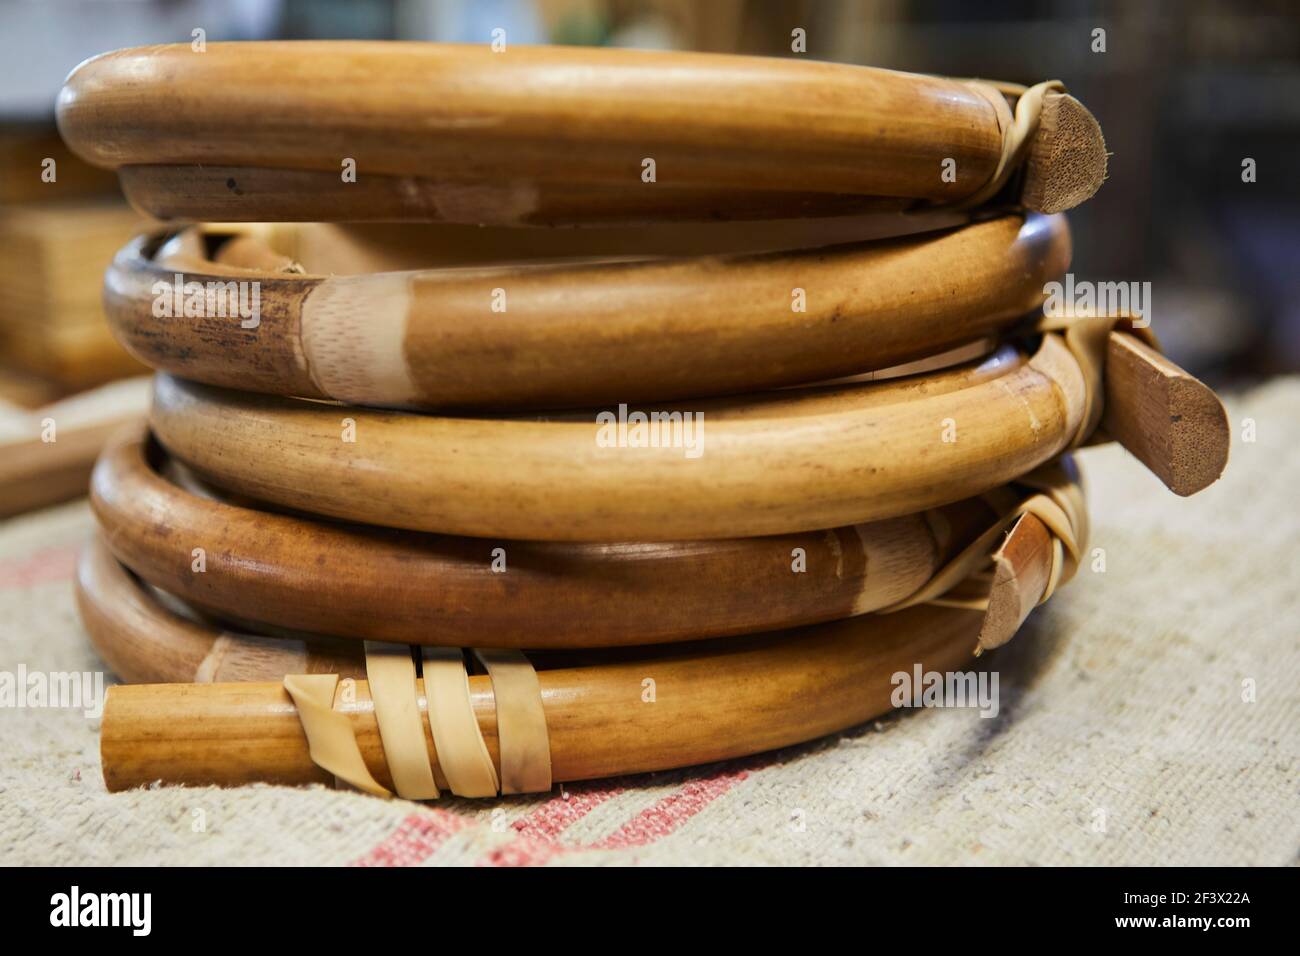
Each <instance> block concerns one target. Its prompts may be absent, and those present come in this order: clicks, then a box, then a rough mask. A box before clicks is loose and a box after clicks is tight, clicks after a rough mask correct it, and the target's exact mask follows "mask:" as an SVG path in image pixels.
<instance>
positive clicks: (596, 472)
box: [152, 335, 1084, 541]
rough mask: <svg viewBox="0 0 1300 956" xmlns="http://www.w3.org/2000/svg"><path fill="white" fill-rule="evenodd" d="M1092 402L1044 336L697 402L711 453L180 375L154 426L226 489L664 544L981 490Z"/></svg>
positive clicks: (1057, 437)
mask: <svg viewBox="0 0 1300 956" xmlns="http://www.w3.org/2000/svg"><path fill="white" fill-rule="evenodd" d="M1083 406H1084V381H1083V377H1082V374H1081V372H1080V370H1079V366H1078V363H1077V362H1076V360H1075V359H1074V357H1073V356H1072V355H1071V354H1070V352H1069V350H1068V349H1067V348H1066V346H1065V345H1064V344H1063V343H1062V342H1061V341H1060V339H1059V338H1058V337H1057V336H1055V335H1044V336H1042V337H1041V339H1040V341H1039V345H1038V347H1037V351H1036V352H1035V353H1034V354H1033V355H1029V354H1026V353H1025V352H1023V351H1021V350H1019V349H1017V348H1016V347H1012V346H1007V347H1004V348H1002V349H1000V350H999V351H997V352H996V353H995V354H994V355H993V356H991V357H990V358H988V359H986V360H984V361H982V362H978V363H971V364H967V365H962V366H958V367H956V368H953V369H950V370H946V371H941V372H936V373H931V374H925V375H915V376H908V377H904V378H899V379H893V380H887V381H881V382H871V383H863V384H851V385H844V386H820V387H809V388H800V389H790V390H787V391H783V392H773V393H766V394H763V395H756V396H748V397H745V398H741V399H731V400H712V401H710V402H702V403H698V404H696V405H694V406H693V407H692V408H690V409H687V410H688V411H692V412H694V413H697V414H700V413H702V414H703V416H704V417H703V419H694V420H693V421H694V427H696V428H697V429H698V428H699V427H700V422H701V421H702V422H703V430H702V431H699V432H697V437H700V436H702V437H701V440H700V443H699V445H698V448H699V454H698V456H697V457H691V455H692V452H691V451H690V449H685V448H682V447H664V446H661V447H624V445H625V444H626V443H624V444H623V445H620V444H619V443H618V440H617V437H616V436H615V435H614V431H613V429H614V426H613V425H610V424H600V425H598V424H597V423H596V421H595V418H594V416H593V417H589V418H585V420H584V416H581V415H579V414H576V413H575V414H571V415H565V416H552V417H550V418H546V419H527V418H522V417H518V418H502V419H485V418H450V417H441V416H439V417H435V416H429V415H411V414H405V413H400V412H379V411H365V410H360V409H355V408H351V407H346V406H337V405H330V404H325V403H320V402H304V401H297V400H292V399H283V398H272V397H267V396H260V395H250V394H246V393H241V392H232V391H226V390H221V389H215V388H212V387H209V386H203V385H196V384H193V383H187V382H184V381H182V380H180V379H175V378H172V377H170V376H167V375H160V376H158V378H157V379H156V382H155V388H154V405H153V410H152V425H153V429H154V433H155V434H156V435H157V436H158V439H159V440H160V441H161V443H162V444H163V445H164V446H165V447H166V448H167V449H168V451H169V452H170V453H171V454H173V455H175V456H176V457H177V458H178V459H180V460H181V461H183V462H184V463H185V464H187V465H189V466H191V467H192V468H193V469H194V470H195V471H196V472H197V473H198V474H199V475H200V476H202V477H204V478H205V479H207V480H210V481H212V482H213V483H214V484H216V485H218V486H219V487H222V488H226V489H230V490H233V491H236V492H238V493H240V494H245V495H248V496H249V497H252V498H255V499H258V500H262V501H269V502H272V503H275V504H278V505H282V506H285V507H290V508H295V509H298V510H303V511H309V512H312V513H315V514H322V515H328V516H331V517H336V518H344V519H347V520H352V521H358V522H362V523H365V524H377V525H384V526H388V527H398V528H407V529H410V530H419V531H437V532H443V533H450V534H462V535H470V536H475V537H498V538H506V539H525V540H543V541H665V540H693V539H699V538H722V537H751V536H756V535H769V534H786V533H790V532H795V531H806V530H810V529H819V528H835V527H840V526H844V525H851V524H859V523H862V522H865V521H875V520H879V519H883V518H891V517H898V516H900V515H907V514H914V513H917V512H920V511H924V510H926V509H928V508H932V507H936V506H938V505H942V504H948V503H951V502H954V501H959V500H961V499H963V498H969V497H972V496H974V495H977V494H980V493H982V492H984V491H987V490H989V489H990V488H993V487H996V486H997V485H1000V484H1004V483H1005V482H1008V481H1011V480H1013V479H1015V478H1017V477H1018V476H1020V475H1023V474H1025V473H1026V472H1028V471H1029V470H1031V469H1032V468H1034V467H1035V466H1037V465H1039V464H1041V463H1042V462H1044V461H1046V460H1048V459H1049V458H1051V457H1053V456H1054V455H1056V454H1057V453H1058V452H1060V451H1062V450H1063V449H1064V448H1065V447H1066V446H1067V445H1068V444H1069V443H1070V442H1071V441H1072V440H1073V438H1074V437H1075V434H1076V432H1077V430H1078V428H1079V425H1080V422H1081V419H1082V415H1083ZM588 414H590V413H588ZM602 434H603V435H605V436H606V437H607V438H609V441H608V442H606V443H605V445H604V446H603V447H602V445H601V444H600V443H598V440H597V439H598V436H600V435H602ZM945 434H947V435H948V437H949V438H951V439H952V440H945ZM611 436H612V437H611ZM349 439H351V440H349ZM665 444H670V443H668V442H666V443H665Z"/></svg>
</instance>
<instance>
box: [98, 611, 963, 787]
mask: <svg viewBox="0 0 1300 956" xmlns="http://www.w3.org/2000/svg"><path fill="white" fill-rule="evenodd" d="M83 600H84V599H83ZM981 618H982V615H981V614H979V613H978V612H974V611H965V610H955V609H951V608H937V607H920V608H914V609H912V610H908V611H903V612H900V613H899V614H894V615H888V616H884V617H879V616H874V615H868V616H865V617H857V618H849V619H847V620H844V621H836V622H832V623H829V624H819V625H815V626H813V627H809V628H803V629H800V630H794V631H782V632H775V633H767V634H762V635H756V636H754V637H751V638H747V639H745V640H742V641H736V640H726V641H705V642H697V643H690V644H680V645H673V646H672V649H671V650H670V649H668V648H667V647H664V648H662V649H660V650H655V649H652V648H636V649H632V648H623V649H619V650H617V651H614V652H605V653H604V655H602V658H601V659H599V660H603V662H599V660H597V659H593V656H594V652H588V654H587V655H586V657H585V659H583V660H582V662H581V663H578V664H574V665H571V666H564V665H563V664H562V663H558V662H552V663H555V664H556V666H553V667H550V668H547V667H546V666H545V665H544V664H540V662H539V670H538V678H539V680H540V683H541V691H542V703H543V707H544V709H545V714H546V722H547V726H548V729H549V736H550V746H551V764H552V772H553V777H554V779H556V780H560V781H566V780H582V779H589V778H594V777H604V776H611V775H617V774H625V773H638V772H644V771H651V770H665V769H669V768H672V767H683V766H690V765H692V764H699V763H708V762H710V761H714V760H724V759H728V758H731V757H739V756H744V755H747V754H752V753H757V752H759V751H763V750H770V749H773V748H776V747H782V746H786V745H789V744H794V743H799V742H801V741H805V740H810V739H813V738H816V737H819V736H822V735H824V734H828V733H833V732H835V731H837V730H842V729H844V728H847V727H851V726H853V725H855V724H858V723H861V722H862V721H864V720H867V719H869V718H870V717H874V716H876V715H878V714H881V713H883V712H885V711H887V710H888V709H889V708H890V706H891V705H890V693H891V690H892V689H893V688H892V685H891V682H890V678H891V675H893V674H895V673H897V672H907V673H908V674H911V673H912V672H913V668H914V667H915V666H916V665H918V664H919V665H921V666H922V668H923V669H925V670H939V671H946V670H951V669H954V668H957V667H959V666H961V665H962V664H963V662H965V661H968V660H969V659H970V656H971V651H972V648H973V647H974V645H975V641H976V637H977V635H978V633H979V630H980V624H981ZM95 621H96V619H95V618H88V624H90V626H91V627H95V626H97V625H96V623H95ZM272 666H273V667H278V665H272ZM266 679H274V680H276V681H277V682H276V683H238V684H231V683H225V684H145V685H136V686H129V685H128V686H117V687H113V688H111V689H110V690H109V693H108V699H107V703H106V706H105V710H104V716H103V723H102V730H101V740H100V752H101V755H102V758H103V768H104V779H105V783H106V785H107V786H108V789H109V790H114V791H116V790H123V789H127V788H130V787H136V786H142V785H146V784H149V783H152V782H153V781H156V780H162V781H164V782H167V783H179V784H193V785H203V784H218V785H223V786H230V785H238V784H246V783H257V782H261V783H282V784H307V783H326V782H330V778H329V777H328V776H327V775H326V774H324V773H323V772H322V771H321V770H320V769H319V768H317V767H316V766H315V764H313V763H312V761H311V758H310V756H309V754H308V750H307V742H306V740H305V738H304V737H303V731H302V727H301V726H300V725H299V721H298V716H297V713H296V711H295V709H294V706H293V704H292V701H291V700H290V699H289V697H288V695H287V693H286V692H285V690H284V688H283V685H282V684H280V683H279V682H278V680H279V676H276V675H274V674H273V673H271V672H267V678H266ZM469 680H470V693H471V699H472V703H473V708H474V714H475V717H476V718H477V720H478V724H479V728H480V730H481V731H482V733H483V737H484V740H485V742H486V744H487V747H488V750H489V753H490V754H491V756H492V759H493V761H494V762H495V763H496V764H497V766H498V768H499V766H500V757H499V753H498V745H497V734H496V713H495V702H494V698H493V696H492V686H491V682H490V680H489V679H488V678H487V677H486V676H477V675H476V676H471V677H470V678H469ZM647 680H650V681H653V682H654V686H655V688H656V692H655V698H654V700H653V702H649V703H647V702H646V701H645V699H644V698H643V695H644V693H645V688H646V686H647V684H646V683H645V682H646V681H647ZM419 706H420V708H421V711H422V712H423V710H424V709H425V708H426V706H427V702H426V700H425V698H424V695H423V691H422V687H421V689H420V694H419ZM344 709H345V710H346V712H347V713H348V716H349V717H350V718H351V719H352V722H353V727H354V729H355V730H356V732H357V736H358V742H359V743H360V746H361V750H362V754H363V756H364V757H365V760H366V763H367V765H368V766H369V767H370V769H371V772H372V774H373V776H374V777H375V778H376V779H377V780H378V781H379V782H380V783H382V784H383V785H385V786H391V784H390V782H389V781H390V778H389V775H388V770H387V765H386V761H385V758H384V754H383V748H382V744H381V742H380V738H379V734H378V730H377V727H376V725H375V723H374V709H373V702H372V701H371V700H370V696H369V688H368V685H367V682H366V681H364V680H358V681H356V683H355V702H353V703H348V704H346V705H344ZM425 727H426V734H427V733H428V730H427V722H425Z"/></svg>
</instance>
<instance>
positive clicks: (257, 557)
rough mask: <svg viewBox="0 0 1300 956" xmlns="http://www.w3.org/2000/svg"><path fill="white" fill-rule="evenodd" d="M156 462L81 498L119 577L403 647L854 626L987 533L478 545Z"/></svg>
mask: <svg viewBox="0 0 1300 956" xmlns="http://www.w3.org/2000/svg"><path fill="white" fill-rule="evenodd" d="M160 458H161V452H160V451H159V450H158V449H156V448H155V449H152V450H151V449H148V448H146V446H145V445H144V444H143V443H142V442H141V441H140V440H139V439H138V438H137V439H136V440H133V441H129V442H126V443H123V444H120V445H118V446H117V447H115V448H111V449H109V450H108V451H107V452H106V453H105V454H104V456H103V457H102V458H101V460H100V462H99V464H98V466H97V467H96V469H95V473H94V477H93V480H92V483H91V504H92V505H93V507H94V510H95V515H96V517H97V518H98V521H99V525H100V528H101V530H102V533H103V535H104V538H105V540H106V542H107V543H108V546H109V547H110V548H111V550H112V552H113V554H114V555H115V556H116V557H117V558H118V559H120V560H121V561H122V562H123V563H125V564H126V565H127V566H128V567H129V568H130V569H131V570H132V571H133V572H135V573H136V574H138V575H140V576H141V577H142V578H143V579H144V580H145V581H147V582H148V583H150V584H152V585H154V586H155V587H158V588H161V589H162V590H164V591H167V592H169V593H172V594H175V595H176V596H178V597H181V598H183V599H184V600H186V601H187V602H188V603H190V604H193V605H196V606H198V607H201V608H204V609H205V610H208V611H212V612H215V613H217V614H220V615H222V616H223V617H225V618H226V619H237V620H240V621H247V622H256V624H259V625H262V626H265V625H268V624H269V625H276V626H279V627H284V628H295V629H298V630H303V631H311V632H317V633H322V634H335V635H338V636H340V637H351V638H367V639H373V640H385V641H396V642H402V643H408V644H438V645H449V646H461V647H474V646H488V647H526V648H534V649H537V648H548V647H605V646H615V645H626V644H633V643H635V644H656V643H662V642H667V641H681V640H692V639H700V638H707V637H720V636H727V635H734V634H746V633H753V632H755V631H765V630H774V629H777V628H782V627H795V626H799V625H803V624H811V623H816V622H819V621H826V620H833V619H836V618H841V617H847V616H850V615H855V614H862V613H866V612H869V611H874V610H877V609H879V608H882V607H886V606H888V605H891V604H894V603H896V602H898V601H902V600H904V599H905V598H907V597H908V596H910V595H911V594H913V593H915V592H916V591H917V590H918V589H919V588H920V587H921V586H922V585H923V584H925V582H926V581H928V580H929V578H930V577H931V575H932V574H933V573H934V572H935V571H936V570H937V569H938V568H939V567H940V566H941V565H942V564H944V563H945V562H946V561H947V560H949V559H950V558H951V557H952V556H953V555H954V554H955V553H956V552H957V551H959V550H960V549H961V548H962V547H964V546H965V544H966V543H967V542H969V541H971V540H973V539H974V538H975V536H976V534H977V533H978V532H979V531H981V530H983V528H984V527H986V526H987V525H988V524H989V522H991V521H992V520H993V518H994V513H993V511H992V510H991V509H990V507H989V506H988V505H987V504H985V503H983V502H981V501H979V500H972V501H967V502H961V503H958V504H956V505H951V506H947V507H945V508H943V509H939V510H937V511H935V512H934V513H932V514H927V515H908V516H905V517H901V518H892V519H887V520H884V521H879V522H874V523H872V524H866V525H857V526H853V527H848V528H837V529H834V530H831V531H819V532H806V533H800V534H789V535H781V536H777V537H762V538H740V539H731V540H718V541H701V542H692V543H666V544H651V543H617V544H607V545H602V544H552V543H537V542H525V541H519V542H515V541H500V542H492V541H484V540H482V539H478V538H455V537H446V536H432V535H424V534H415V533H410V532H400V531H391V530H388V529H380V528H369V527H362V526H356V525H338V524H334V523H331V522H323V521H318V520H311V519H309V518H306V517H297V516H290V515H285V514H276V513H272V512H268V511H264V510H254V509H252V508H248V507H241V506H239V505H237V504H233V503H228V502H223V501H221V500H217V499H214V498H213V497H210V496H209V497H204V496H201V495H199V494H194V493H191V492H189V491H186V490H185V489H184V488H183V487H178V486H177V484H175V483H173V482H172V481H169V480H168V479H167V478H166V477H164V475H163V474H160V473H159V471H160V470H163V469H160V465H162V464H163V462H161V461H160ZM195 548H202V549H203V552H204V562H205V564H204V570H203V572H202V573H196V572H195V571H194V569H193V563H194V553H193V552H194V549H195Z"/></svg>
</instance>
